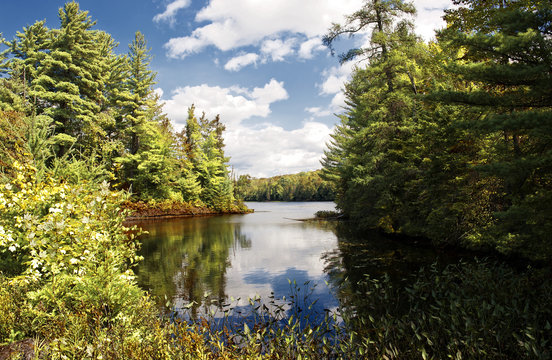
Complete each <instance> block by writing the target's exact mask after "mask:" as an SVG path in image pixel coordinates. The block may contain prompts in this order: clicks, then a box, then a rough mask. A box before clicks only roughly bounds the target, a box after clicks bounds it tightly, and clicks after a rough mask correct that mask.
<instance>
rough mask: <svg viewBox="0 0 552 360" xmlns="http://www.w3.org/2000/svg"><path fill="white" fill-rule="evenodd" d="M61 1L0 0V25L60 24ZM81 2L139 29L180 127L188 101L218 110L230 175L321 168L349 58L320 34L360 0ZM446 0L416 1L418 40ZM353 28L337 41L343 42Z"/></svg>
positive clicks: (106, 20) (121, 27)
mask: <svg viewBox="0 0 552 360" xmlns="http://www.w3.org/2000/svg"><path fill="white" fill-rule="evenodd" d="M65 2H66V1H64V0H47V1H45V0H20V1H12V0H10V1H4V2H3V4H2V12H1V13H0V33H2V34H3V36H4V37H5V38H7V39H12V38H13V37H14V35H15V33H16V31H20V30H22V28H23V27H24V26H28V25H31V24H33V23H34V22H35V21H36V20H43V19H45V20H46V24H47V26H48V27H51V28H57V27H59V19H58V9H59V8H60V7H62V6H63V5H64V3H65ZM78 2H79V4H80V7H81V9H83V10H87V11H89V15H90V16H91V17H92V19H94V20H96V21H97V24H96V27H95V28H96V29H101V30H104V31H106V32H108V33H110V34H111V35H112V36H113V38H114V39H115V40H116V41H117V42H119V44H120V45H119V47H118V49H117V52H118V53H126V52H127V49H128V47H127V46H128V44H129V43H130V42H131V41H132V40H133V38H134V33H135V31H138V30H139V31H141V32H142V33H143V34H144V35H145V36H146V39H147V41H148V45H149V47H151V49H152V50H151V54H152V55H153V56H154V59H153V61H152V64H151V67H152V69H153V70H154V71H156V72H157V85H156V91H158V92H159V93H160V94H162V99H163V101H165V108H164V109H165V112H166V113H167V114H168V115H169V118H170V119H171V120H172V122H173V125H174V127H175V129H177V130H179V129H180V128H181V127H182V125H183V123H184V121H185V119H186V117H187V108H188V107H189V106H190V105H191V104H195V106H196V109H197V110H198V115H199V114H201V112H202V111H205V113H206V114H207V116H208V117H210V118H212V117H214V116H215V115H216V114H220V116H221V120H222V122H224V123H225V125H226V127H227V131H226V134H225V139H226V154H227V155H228V156H230V157H231V160H230V164H231V165H232V167H233V168H234V171H235V172H236V173H238V174H250V175H252V176H257V177H261V176H272V175H277V174H287V173H296V172H299V171H307V170H315V169H318V168H320V163H319V161H320V159H321V157H322V153H323V150H324V148H325V143H326V142H327V141H328V140H329V134H330V133H331V131H332V128H333V126H334V125H335V124H336V123H337V122H338V119H337V117H336V116H335V115H334V114H336V113H339V112H341V111H342V107H343V105H344V103H343V100H344V98H343V95H342V93H341V89H342V87H343V83H344V82H345V81H346V80H347V79H348V77H349V76H350V73H351V71H352V67H353V65H352V64H348V65H346V66H343V67H340V66H339V63H338V60H337V58H335V57H332V56H330V54H329V51H328V49H326V48H324V47H323V46H322V45H321V43H320V37H321V36H322V35H323V34H324V33H325V31H326V30H327V29H328V27H329V26H330V24H331V23H332V22H341V21H342V19H343V16H344V15H346V14H350V13H351V12H353V11H355V10H357V9H359V8H360V6H361V4H362V0H203V1H197V0H112V1H105V0H81V1H78ZM450 3H451V1H449V0H434V1H431V0H416V1H414V4H415V5H416V7H417V9H418V15H417V18H416V19H415V23H416V30H417V32H418V33H419V34H420V35H421V36H423V37H424V38H425V39H430V38H432V37H433V29H435V28H439V27H442V26H443V24H442V20H441V16H442V10H443V9H444V8H446V7H449V6H450ZM363 41H365V40H364V39H363V37H362V36H357V37H356V38H354V39H352V40H343V41H340V42H339V44H338V45H339V46H342V47H343V48H344V49H345V48H348V47H352V46H353V45H354V43H357V44H356V45H358V44H362V42H363Z"/></svg>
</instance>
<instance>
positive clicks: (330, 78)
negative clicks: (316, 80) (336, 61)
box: [305, 62, 356, 118]
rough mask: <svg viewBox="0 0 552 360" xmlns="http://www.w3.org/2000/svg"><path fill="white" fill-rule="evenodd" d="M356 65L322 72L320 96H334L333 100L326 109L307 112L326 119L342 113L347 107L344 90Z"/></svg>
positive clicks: (312, 108)
mask: <svg viewBox="0 0 552 360" xmlns="http://www.w3.org/2000/svg"><path fill="white" fill-rule="evenodd" d="M355 66H356V65H355V64H354V63H353V62H348V63H345V64H343V65H342V66H333V67H331V68H329V69H326V70H324V71H323V72H322V83H320V84H318V88H319V90H320V95H322V96H332V100H331V101H330V103H329V105H328V106H326V107H316V106H315V107H307V108H305V111H306V112H308V113H310V114H311V116H312V117H313V118H314V117H325V116H329V115H331V114H335V113H338V112H341V111H342V109H343V107H344V106H345V95H344V94H343V88H344V86H345V83H346V82H347V81H349V80H350V78H351V74H352V72H353V70H354V67H355Z"/></svg>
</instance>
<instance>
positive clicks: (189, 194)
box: [0, 2, 235, 211]
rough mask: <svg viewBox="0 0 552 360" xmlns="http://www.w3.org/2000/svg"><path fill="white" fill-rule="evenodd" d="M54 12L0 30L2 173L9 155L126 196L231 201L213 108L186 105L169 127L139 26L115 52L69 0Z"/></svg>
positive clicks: (226, 205) (224, 207) (40, 170)
mask: <svg viewBox="0 0 552 360" xmlns="http://www.w3.org/2000/svg"><path fill="white" fill-rule="evenodd" d="M59 17H60V27H59V28H58V29H49V28H47V27H46V26H45V22H44V21H37V22H35V23H34V24H33V25H30V26H27V27H25V28H23V30H22V31H21V32H18V33H17V35H16V37H15V38H14V39H13V40H11V41H5V40H2V41H3V43H5V45H6V46H5V47H6V49H5V50H4V51H3V53H2V55H1V58H0V61H1V63H0V66H1V67H0V69H1V70H2V72H3V74H4V76H3V77H2V78H0V82H1V86H0V144H1V145H0V146H1V147H2V149H1V150H2V152H1V154H0V172H1V173H2V174H4V175H5V176H8V177H10V175H13V174H14V172H15V170H14V169H13V167H12V163H13V161H14V160H18V161H20V162H23V163H26V164H30V165H31V166H32V167H34V168H35V169H36V172H37V176H39V177H40V178H41V179H44V178H46V177H48V176H50V177H53V178H56V179H64V180H65V181H68V182H71V183H75V184H76V183H80V182H82V181H85V180H87V181H92V182H95V183H100V182H102V181H107V182H108V183H109V184H110V185H111V187H112V188H113V189H124V190H129V191H130V193H131V194H132V199H133V200H135V201H136V200H143V201H154V202H155V201H163V200H168V201H175V202H187V203H191V204H194V205H195V206H199V207H201V206H207V207H209V208H213V209H216V210H220V211H229V210H231V209H232V208H233V207H234V206H235V204H234V203H235V202H234V198H233V190H232V182H231V180H230V179H229V176H228V169H227V163H228V158H226V157H225V155H224V141H223V132H224V130H225V127H224V125H223V124H222V122H221V121H220V119H219V117H218V116H217V117H215V118H214V119H212V120H210V119H207V118H206V117H205V115H203V116H201V117H197V116H196V114H195V112H194V107H193V105H192V106H191V107H190V108H189V113H188V119H187V122H186V126H185V128H184V129H183V130H182V131H181V132H175V131H174V130H173V128H172V126H171V122H170V120H169V119H168V118H167V116H166V115H165V114H164V113H163V111H162V105H161V104H160V101H159V97H158V95H157V94H156V93H155V92H154V88H153V86H154V84H155V77H156V74H155V73H154V72H152V70H151V69H150V62H151V56H150V54H149V52H150V49H149V48H148V45H147V42H146V39H145V37H144V35H143V34H141V33H140V32H136V35H135V40H134V41H133V42H132V43H131V44H130V45H129V46H128V52H127V54H123V55H117V54H116V53H115V50H116V48H117V43H116V42H115V40H114V39H113V38H112V37H111V35H109V34H107V33H105V32H104V31H101V30H95V29H94V25H95V21H93V20H92V19H91V18H90V17H89V16H88V13H87V12H86V11H81V10H80V9H79V5H78V4H77V3H74V2H71V3H68V4H67V5H66V6H65V7H64V8H63V9H62V10H60V14H59Z"/></svg>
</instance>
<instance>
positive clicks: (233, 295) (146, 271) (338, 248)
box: [137, 202, 437, 314]
mask: <svg viewBox="0 0 552 360" xmlns="http://www.w3.org/2000/svg"><path fill="white" fill-rule="evenodd" d="M247 206H248V207H249V208H252V209H254V210H255V212H254V213H251V214H245V215H222V216H209V217H190V218H178V219H170V220H157V221H144V222H139V223H138V225H139V226H140V227H142V228H143V229H144V230H146V231H148V234H147V235H146V236H143V237H142V249H141V255H142V256H143V257H144V261H143V262H141V264H140V265H139V266H138V268H137V277H138V282H139V284H140V286H141V287H142V288H144V289H146V290H149V291H150V293H151V294H152V295H154V297H155V298H156V299H159V302H160V306H164V304H165V302H166V301H169V302H170V305H169V306H170V308H171V309H173V310H176V311H180V310H181V309H183V308H186V307H192V309H193V310H194V311H193V313H194V314H197V311H200V310H201V308H202V307H203V308H204V309H209V308H213V307H215V308H216V307H218V308H219V309H222V304H228V303H232V307H233V308H239V307H246V306H247V305H248V299H249V298H253V297H257V296H260V297H261V299H264V300H265V301H266V300H267V299H282V298H284V297H287V298H288V299H289V298H290V296H292V297H293V296H295V298H301V299H303V298H305V295H308V299H303V300H304V301H307V302H309V304H311V303H312V302H315V304H314V305H313V309H312V310H313V311H315V312H323V311H324V309H328V310H334V309H336V308H337V307H338V306H339V305H340V301H341V302H343V301H344V299H346V298H347V291H349V290H348V289H349V288H348V287H346V286H344V280H345V279H349V280H351V279H353V280H357V279H358V280H361V279H362V277H363V276H364V274H366V273H368V274H380V273H383V272H387V273H390V274H391V275H393V274H396V276H397V277H400V276H401V274H404V273H408V272H410V271H415V270H416V269H417V268H419V266H420V263H430V262H432V261H433V260H434V259H435V258H436V256H437V255H436V253H435V251H434V250H431V249H423V248H418V247H416V246H411V247H408V246H405V245H401V246H400V248H399V247H398V246H397V242H395V241H392V240H389V239H386V238H384V237H382V236H381V235H379V234H377V233H364V234H363V235H362V238H363V239H362V241H358V239H359V235H358V234H349V233H348V232H347V231H346V229H338V227H337V226H336V224H335V223H333V222H325V221H301V220H303V219H307V218H312V217H313V215H314V213H315V212H317V211H319V210H334V208H335V204H334V203H332V202H268V203H261V202H249V203H247ZM294 282H295V284H296V285H294ZM315 300H316V301H315Z"/></svg>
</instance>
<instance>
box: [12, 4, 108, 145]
mask: <svg viewBox="0 0 552 360" xmlns="http://www.w3.org/2000/svg"><path fill="white" fill-rule="evenodd" d="M59 17H60V21H61V27H60V29H55V30H51V32H50V34H51V35H50V36H51V38H50V39H48V41H47V42H46V43H45V47H46V48H47V49H48V51H39V52H26V53H24V54H22V56H23V57H25V56H27V59H25V60H27V61H26V63H30V65H31V66H32V67H34V68H35V69H36V70H34V71H33V74H32V80H31V84H30V91H29V95H30V96H31V97H32V98H33V99H36V112H37V114H43V115H45V116H49V117H51V118H52V119H53V120H54V124H55V133H56V134H59V135H63V136H58V139H59V143H58V145H59V153H60V154H63V153H64V152H66V151H67V148H68V146H72V145H76V146H78V147H79V148H80V149H81V150H82V151H87V150H90V149H92V148H94V146H95V144H96V143H97V139H98V138H101V137H103V136H105V135H106V134H105V131H104V130H103V124H102V122H109V119H106V118H101V117H99V116H98V115H99V114H100V112H101V110H102V106H103V105H104V104H105V103H106V98H105V93H104V90H105V87H106V83H107V80H108V78H109V74H110V68H109V65H110V61H109V60H110V59H111V58H112V57H113V48H114V47H115V43H114V41H113V39H112V38H111V36H109V35H108V34H106V33H104V32H102V31H97V30H91V28H92V27H93V26H94V24H95V22H94V21H92V20H91V19H90V17H89V16H88V12H86V11H81V10H80V9H79V5H78V4H77V3H75V2H70V3H67V4H65V6H64V8H62V9H60V11H59ZM37 28H38V29H39V28H40V27H39V24H37ZM26 48H28V47H26ZM26 65H27V64H26ZM77 140H79V141H78V142H77Z"/></svg>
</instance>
